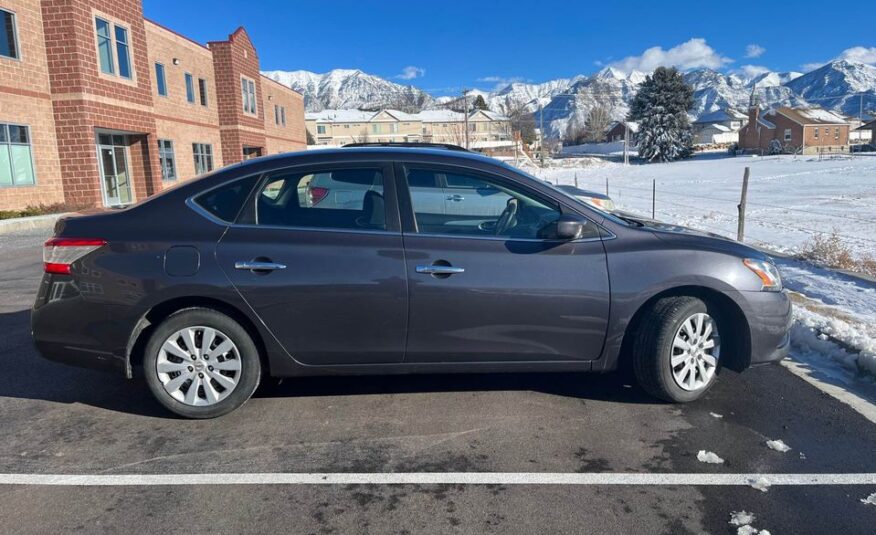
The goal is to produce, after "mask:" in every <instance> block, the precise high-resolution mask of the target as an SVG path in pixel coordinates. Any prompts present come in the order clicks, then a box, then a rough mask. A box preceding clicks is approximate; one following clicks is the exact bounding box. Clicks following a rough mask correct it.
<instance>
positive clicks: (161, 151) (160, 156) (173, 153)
mask: <svg viewBox="0 0 876 535" xmlns="http://www.w3.org/2000/svg"><path fill="white" fill-rule="evenodd" d="M162 142H164V143H170V157H171V158H172V160H171V164H172V165H171V167H172V168H173V177H172V178H167V177H165V176H164V162H163V161H162V160H163V159H164V158H165V156H163V154H164V153H165V152H166V151H167V149H165V148H164V147H162V145H161V144H162ZM158 165H160V166H161V181H162V182H176V181H177V180H179V173H178V172H177V170H176V146H175V145H174V143H173V140H172V139H159V140H158Z"/></svg>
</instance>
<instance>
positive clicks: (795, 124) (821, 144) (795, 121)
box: [739, 101, 849, 154]
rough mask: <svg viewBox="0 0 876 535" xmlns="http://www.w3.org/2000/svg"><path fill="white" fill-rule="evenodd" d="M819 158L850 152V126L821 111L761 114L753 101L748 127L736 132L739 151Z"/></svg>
mask: <svg viewBox="0 0 876 535" xmlns="http://www.w3.org/2000/svg"><path fill="white" fill-rule="evenodd" d="M779 147H780V148H781V150H782V152H786V153H787V152H794V153H800V154H818V153H826V152H848V151H849V123H847V122H846V121H845V120H844V119H843V118H842V117H840V116H839V115H837V114H835V113H833V112H831V111H828V110H824V109H821V108H789V107H781V108H776V109H773V110H769V111H767V112H764V113H763V114H762V115H761V112H760V107H759V106H758V104H757V102H756V101H754V102H753V103H752V106H751V107H750V108H749V110H748V124H746V125H745V126H744V127H743V128H742V130H740V131H739V148H740V149H743V150H748V151H755V152H760V153H762V154H767V153H770V152H775V150H776V149H777V148H779Z"/></svg>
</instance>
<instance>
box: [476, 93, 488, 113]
mask: <svg viewBox="0 0 876 535" xmlns="http://www.w3.org/2000/svg"><path fill="white" fill-rule="evenodd" d="M472 109H473V110H487V109H489V108H487V103H486V101H485V100H484V96H483V95H478V96H477V98H475V99H474V103H473V104H472Z"/></svg>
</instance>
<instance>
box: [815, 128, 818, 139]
mask: <svg viewBox="0 0 876 535" xmlns="http://www.w3.org/2000/svg"><path fill="white" fill-rule="evenodd" d="M815 139H818V128H816V129H815Z"/></svg>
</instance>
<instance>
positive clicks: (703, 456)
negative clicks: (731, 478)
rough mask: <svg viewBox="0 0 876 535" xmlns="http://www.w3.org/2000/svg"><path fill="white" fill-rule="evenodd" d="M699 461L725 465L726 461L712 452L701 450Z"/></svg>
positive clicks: (698, 455) (698, 456) (698, 454)
mask: <svg viewBox="0 0 876 535" xmlns="http://www.w3.org/2000/svg"><path fill="white" fill-rule="evenodd" d="M697 460H698V461H699V462H701V463H709V464H724V459H722V458H720V457H718V456H717V455H716V454H714V453H712V452H711V451H706V450H700V451H699V453H697Z"/></svg>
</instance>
